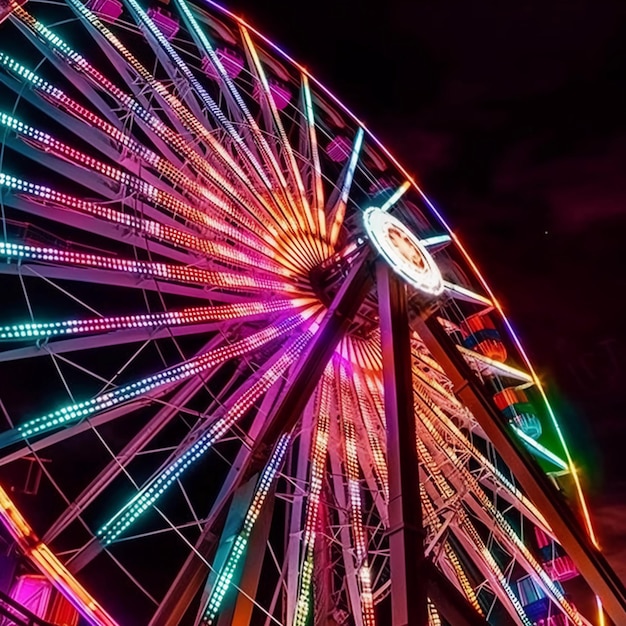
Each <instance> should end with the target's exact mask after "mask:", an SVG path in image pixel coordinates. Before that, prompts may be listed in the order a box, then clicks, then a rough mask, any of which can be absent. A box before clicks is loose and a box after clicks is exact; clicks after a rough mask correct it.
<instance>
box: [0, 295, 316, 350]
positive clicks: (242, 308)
mask: <svg viewBox="0 0 626 626" xmlns="http://www.w3.org/2000/svg"><path fill="white" fill-rule="evenodd" d="M313 303H314V301H313V300H312V299H305V298H302V299H298V300H295V299H294V300H273V301H258V302H246V303H242V304H225V305H221V306H199V307H190V308H187V309H181V310H180V311H167V312H163V313H144V314H139V315H121V316H114V317H92V318H88V319H69V320H60V321H56V322H32V323H21V324H11V325H6V326H0V339H7V340H19V339H22V340H23V339H31V338H32V339H38V338H41V337H58V336H63V335H81V334H91V333H107V332H113V331H117V330H126V329H131V328H162V327H164V326H181V325H186V324H204V323H206V322H219V321H224V320H235V319H236V320H246V319H250V318H254V317H258V316H260V315H270V314H272V313H278V312H282V311H287V310H289V309H295V308H300V307H304V306H309V305H311V304H313Z"/></svg>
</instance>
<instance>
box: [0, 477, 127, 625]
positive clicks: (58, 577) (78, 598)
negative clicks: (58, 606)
mask: <svg viewBox="0 0 626 626" xmlns="http://www.w3.org/2000/svg"><path fill="white" fill-rule="evenodd" d="M0 519H1V520H2V523H3V524H4V527H5V528H6V529H7V531H8V532H9V534H10V535H11V537H13V539H14V540H15V542H16V543H17V544H18V546H19V547H20V549H21V550H22V551H23V552H24V554H26V556H28V557H29V558H30V559H31V561H32V562H33V563H34V564H35V566H36V567H37V569H38V570H39V571H40V572H41V573H42V574H43V575H44V576H45V577H46V578H47V579H48V580H49V581H50V582H51V583H52V584H53V585H54V586H55V588H56V589H58V590H59V591H60V592H61V593H62V594H63V596H64V597H65V598H66V599H67V600H68V602H70V603H71V604H72V606H73V607H75V608H76V610H77V611H78V612H79V613H80V614H81V615H82V616H83V617H85V619H87V620H88V621H89V623H90V624H93V625H94V626H118V623H117V622H116V621H115V620H114V619H113V618H112V617H110V616H109V615H108V614H107V612H106V611H105V610H104V609H103V608H102V607H101V606H100V605H99V604H98V603H97V602H96V600H95V599H94V598H93V597H92V596H91V595H90V594H89V593H88V592H87V591H86V590H85V588H84V587H83V586H82V585H81V584H80V583H79V582H78V581H77V580H76V579H75V578H74V577H73V576H72V575H71V574H70V573H69V571H68V570H67V569H66V568H65V566H64V565H63V564H62V563H61V562H60V561H59V559H57V557H56V556H55V555H54V554H53V553H52V551H51V550H50V548H48V546H47V545H46V544H45V543H42V542H41V541H40V540H39V539H38V538H37V536H36V535H35V533H34V532H33V529H32V528H31V527H30V525H29V524H28V522H27V521H26V520H25V519H24V517H23V516H22V514H21V513H20V512H19V510H18V508H17V507H16V506H15V504H14V503H13V501H12V500H11V498H9V496H8V494H7V492H6V491H5V490H4V488H3V487H2V486H0Z"/></svg>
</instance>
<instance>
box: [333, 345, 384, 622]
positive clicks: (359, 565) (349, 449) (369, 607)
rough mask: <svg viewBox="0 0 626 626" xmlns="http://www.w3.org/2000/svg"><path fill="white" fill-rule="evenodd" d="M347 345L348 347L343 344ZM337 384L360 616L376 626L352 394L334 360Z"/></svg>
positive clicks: (347, 382)
mask: <svg viewBox="0 0 626 626" xmlns="http://www.w3.org/2000/svg"><path fill="white" fill-rule="evenodd" d="M344 345H345V343H344ZM335 382H336V384H337V397H338V399H339V404H340V420H341V427H342V431H343V448H344V468H345V470H346V475H347V476H346V477H347V482H348V496H349V500H350V532H351V534H352V537H353V540H354V547H355V561H356V569H357V573H358V574H357V576H358V582H359V588H360V597H361V612H362V616H363V624H364V626H375V625H376V615H375V612H374V599H373V596H372V575H371V570H370V566H369V562H368V552H367V535H366V532H365V528H364V527H363V506H362V503H361V487H360V483H359V460H358V455H357V440H356V431H355V427H354V422H353V421H352V415H355V414H356V407H355V406H354V401H353V396H352V390H351V388H350V382H349V379H348V375H347V373H346V371H345V368H344V367H342V366H341V365H340V364H339V362H338V360H337V359H335Z"/></svg>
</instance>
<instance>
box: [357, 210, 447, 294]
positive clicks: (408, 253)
mask: <svg viewBox="0 0 626 626" xmlns="http://www.w3.org/2000/svg"><path fill="white" fill-rule="evenodd" d="M363 223H364V225H365V231H366V232H367V234H368V236H369V238H370V240H371V242H372V243H373V244H374V247H375V248H376V250H377V251H378V252H379V253H380V254H381V255H382V256H383V257H384V258H385V260H386V261H387V262H388V263H389V265H390V266H391V267H392V268H393V270H394V271H395V272H396V274H398V275H399V276H401V277H402V278H404V280H406V281H407V282H408V283H409V284H411V285H412V286H413V287H415V288H416V289H418V290H419V291H422V292H424V293H427V294H429V295H432V296H438V295H439V294H440V293H442V292H443V278H442V276H441V272H440V271H439V268H438V267H437V264H436V263H435V261H434V260H433V258H432V256H430V254H429V253H428V250H426V248H425V247H424V246H423V245H422V244H421V243H420V241H419V239H418V238H417V237H416V236H415V235H414V234H413V233H412V232H411V231H410V230H409V229H408V228H407V227H406V226H405V225H404V224H403V223H402V222H401V221H400V220H398V219H396V218H395V217H393V216H392V215H389V213H387V212H385V211H383V210H381V209H379V208H378V207H370V208H369V209H367V210H366V211H365V213H364V214H363Z"/></svg>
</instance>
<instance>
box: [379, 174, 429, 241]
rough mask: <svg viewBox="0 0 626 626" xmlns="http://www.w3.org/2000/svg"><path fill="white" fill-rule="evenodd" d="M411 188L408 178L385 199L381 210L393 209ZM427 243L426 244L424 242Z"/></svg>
mask: <svg viewBox="0 0 626 626" xmlns="http://www.w3.org/2000/svg"><path fill="white" fill-rule="evenodd" d="M410 188H411V183H410V182H409V181H408V180H407V181H405V182H403V183H402V185H400V187H398V189H396V190H395V191H394V192H393V193H392V194H391V196H389V198H388V199H387V200H385V202H384V203H383V205H382V206H381V207H380V210H381V211H389V209H391V208H392V207H393V206H394V205H395V204H396V202H398V200H400V198H402V196H403V195H404V194H405V193H406V192H407V191H408V190H409V189H410ZM422 244H423V242H422ZM423 245H425V244H423Z"/></svg>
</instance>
